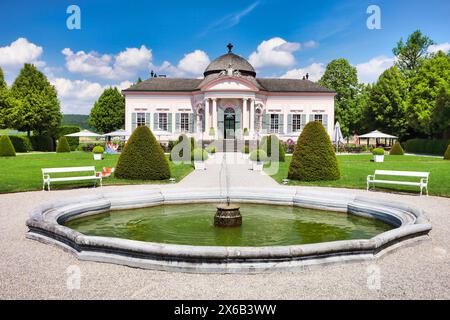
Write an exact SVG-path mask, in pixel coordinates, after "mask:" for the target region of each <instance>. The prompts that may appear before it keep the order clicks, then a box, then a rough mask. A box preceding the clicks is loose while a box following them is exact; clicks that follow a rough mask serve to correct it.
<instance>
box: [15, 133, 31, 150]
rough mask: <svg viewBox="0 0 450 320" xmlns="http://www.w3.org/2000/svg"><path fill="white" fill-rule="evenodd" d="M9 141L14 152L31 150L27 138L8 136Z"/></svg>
mask: <svg viewBox="0 0 450 320" xmlns="http://www.w3.org/2000/svg"><path fill="white" fill-rule="evenodd" d="M9 140H11V143H12V144H13V146H14V150H16V152H30V151H31V150H33V148H32V146H31V142H30V139H29V138H28V137H27V136H9Z"/></svg>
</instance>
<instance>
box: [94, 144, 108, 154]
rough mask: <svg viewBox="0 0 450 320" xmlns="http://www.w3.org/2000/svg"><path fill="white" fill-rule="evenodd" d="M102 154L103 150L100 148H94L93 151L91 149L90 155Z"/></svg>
mask: <svg viewBox="0 0 450 320" xmlns="http://www.w3.org/2000/svg"><path fill="white" fill-rule="evenodd" d="M104 152H105V149H104V148H103V147H102V146H95V147H94V149H92V153H98V154H103V153H104Z"/></svg>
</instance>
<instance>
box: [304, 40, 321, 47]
mask: <svg viewBox="0 0 450 320" xmlns="http://www.w3.org/2000/svg"><path fill="white" fill-rule="evenodd" d="M303 46H304V47H305V48H317V47H318V46H319V43H318V42H316V41H314V40H310V41H306V42H305V43H303Z"/></svg>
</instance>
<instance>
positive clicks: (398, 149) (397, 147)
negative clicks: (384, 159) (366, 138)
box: [389, 141, 405, 156]
mask: <svg viewBox="0 0 450 320" xmlns="http://www.w3.org/2000/svg"><path fill="white" fill-rule="evenodd" d="M389 154H390V155H391V156H402V155H404V154H405V151H403V148H402V145H401V144H400V142H398V141H397V142H396V143H395V144H394V146H393V147H392V149H391V151H390V152H389Z"/></svg>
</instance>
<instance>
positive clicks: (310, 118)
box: [309, 114, 314, 122]
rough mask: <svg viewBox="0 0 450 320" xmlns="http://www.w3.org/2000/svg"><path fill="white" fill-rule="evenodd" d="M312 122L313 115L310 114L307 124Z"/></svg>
mask: <svg viewBox="0 0 450 320" xmlns="http://www.w3.org/2000/svg"><path fill="white" fill-rule="evenodd" d="M313 121H314V115H313V114H310V115H309V122H313Z"/></svg>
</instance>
